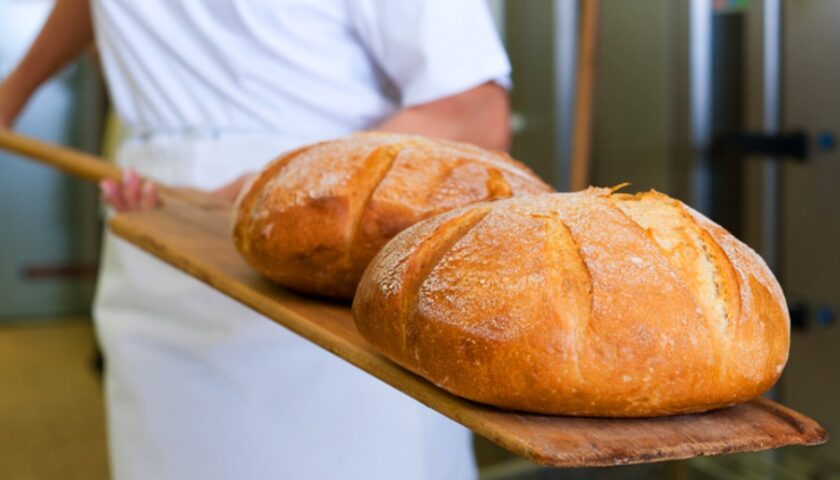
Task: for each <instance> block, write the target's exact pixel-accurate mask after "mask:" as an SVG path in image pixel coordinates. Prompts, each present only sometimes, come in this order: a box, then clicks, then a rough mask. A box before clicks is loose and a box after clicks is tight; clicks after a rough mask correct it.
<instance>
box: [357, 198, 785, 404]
mask: <svg viewBox="0 0 840 480" xmlns="http://www.w3.org/2000/svg"><path fill="white" fill-rule="evenodd" d="M353 318H354V319H355V322H356V325H357V326H358V329H359V332H360V333H361V334H362V335H363V336H364V337H365V338H366V339H367V340H368V341H370V343H371V344H372V345H373V346H374V347H376V348H377V349H378V350H379V351H380V352H382V353H383V354H384V355H386V356H387V357H389V358H391V359H392V360H394V361H396V362H397V363H399V364H400V365H402V366H404V367H406V368H408V369H409V370H412V371H414V372H415V373H417V374H419V375H422V376H423V377H425V378H427V379H429V380H430V381H432V382H433V383H435V384H437V385H438V386H440V387H442V388H444V389H446V390H448V391H450V392H452V393H454V394H456V395H459V396H462V397H465V398H468V399H471V400H476V401H479V402H483V403H487V404H491V405H496V406H499V407H503V408H508V409H515V410H524V411H531V412H538V413H546V414H562V415H582V416H599V417H602V416H603V417H645V416H658V415H672V414H679V413H690V412H701V411H704V410H709V409H714V408H718V407H723V406H727V405H732V404H735V403H739V402H743V401H746V400H749V399H752V398H754V397H756V396H758V395H760V394H761V393H763V392H764V391H766V390H767V389H769V388H770V387H771V386H772V385H773V383H774V382H775V381H776V379H777V378H778V377H779V375H780V374H781V372H782V369H783V367H784V365H785V362H786V361H787V355H788V345H789V336H790V331H789V319H788V313H787V307H786V305H785V300H784V297H783V296H782V291H781V289H780V288H779V285H778V283H777V282H776V280H775V278H774V277H773V275H772V273H771V272H770V271H769V270H768V268H767V266H766V265H765V264H764V262H763V261H762V259H761V258H760V257H759V256H758V255H757V254H756V253H755V252H753V251H752V250H751V249H750V248H749V247H747V246H746V245H744V244H743V243H741V242H740V241H738V240H737V239H736V238H735V237H733V236H732V235H731V234H729V233H728V232H727V231H725V230H724V229H723V228H721V227H719V226H718V225H716V224H714V223H713V222H711V221H710V220H708V219H706V218H705V217H703V216H702V215H700V214H699V213H697V212H695V211H694V210H692V209H691V208H689V207H687V206H685V205H684V204H682V203H681V202H679V201H677V200H674V199H672V198H670V197H668V196H666V195H662V194H660V193H656V192H649V193H642V194H637V195H625V194H612V193H611V192H610V190H607V189H597V188H590V189H589V190H586V191H583V192H579V193H570V194H559V193H558V194H544V195H537V196H532V197H523V198H516V199H510V200H504V201H500V202H494V203H492V204H478V205H473V206H469V207H466V208H461V209H458V210H455V211H452V212H448V213H444V214H442V215H440V216H437V217H434V218H431V219H428V220H425V221H423V222H421V223H419V224H417V225H414V226H413V227H411V228H409V229H408V230H406V231H404V232H403V233H401V234H400V235H398V236H397V237H396V238H394V239H393V240H392V241H391V242H390V243H388V245H386V246H385V247H384V248H383V249H382V251H381V252H380V253H379V254H378V255H377V257H376V258H375V259H374V260H373V261H372V262H371V264H370V266H369V268H368V269H367V271H366V272H365V275H364V277H363V278H362V280H361V283H360V284H359V289H358V292H357V294H356V298H355V300H354V303H353Z"/></svg>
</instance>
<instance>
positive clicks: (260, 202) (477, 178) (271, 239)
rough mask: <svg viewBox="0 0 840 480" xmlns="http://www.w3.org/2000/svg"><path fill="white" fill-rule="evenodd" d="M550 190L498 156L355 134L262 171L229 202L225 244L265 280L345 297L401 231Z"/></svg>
mask: <svg viewBox="0 0 840 480" xmlns="http://www.w3.org/2000/svg"><path fill="white" fill-rule="evenodd" d="M551 190H552V189H551V188H550V187H549V186H548V185H546V184H545V183H544V182H542V181H541V180H540V179H539V178H538V177H537V176H536V175H535V174H534V173H533V172H531V170H530V169H528V167H526V166H525V165H523V164H521V163H519V162H517V161H515V160H513V159H511V158H510V157H509V156H507V155H506V154H504V153H500V152H491V151H488V150H484V149H481V148H478V147H474V146H471V145H466V144H461V143H456V142H449V141H443V140H433V139H428V138H424V137H419V136H410V135H397V134H387V133H378V132H371V133H360V134H355V135H350V136H347V137H344V138H340V139H337V140H332V141H328V142H322V143H318V144H315V145H310V146H306V147H303V148H300V149H298V150H295V151H293V152H289V153H287V154H284V155H281V156H280V157H279V158H278V159H277V160H275V161H274V162H272V163H271V164H270V165H268V166H267V167H266V168H265V169H264V170H263V171H262V172H260V174H258V175H257V176H256V177H255V178H254V179H253V180H252V181H251V182H249V184H248V187H247V188H246V190H245V191H244V192H243V193H242V194H241V195H240V197H239V199H238V201H237V206H236V210H235V217H234V221H233V236H234V242H235V244H236V246H237V249H238V250H239V251H240V253H241V254H242V255H243V257H244V258H245V259H246V260H247V261H248V263H249V264H250V265H251V266H252V267H253V268H254V269H256V270H257V271H259V272H260V273H262V274H263V275H265V276H266V277H268V278H269V279H271V280H273V281H275V282H277V283H279V284H281V285H284V286H286V287H289V288H292V289H295V290H298V291H302V292H307V293H314V294H318V295H324V296H330V297H337V298H348V299H349V298H352V296H353V293H354V291H355V289H356V285H357V283H358V281H359V278H360V277H361V275H362V272H363V271H364V269H365V267H366V266H367V264H368V262H370V260H371V259H372V258H373V256H374V255H375V254H376V253H377V252H378V251H379V249H380V248H382V246H383V245H384V244H385V243H386V242H388V240H390V239H391V238H393V237H394V235H396V234H397V233H399V232H400V231H402V230H403V229H405V228H406V227H408V226H410V225H412V224H414V223H416V222H418V221H420V220H423V219H425V218H428V217H431V216H434V215H437V214H440V213H443V212H446V211H448V210H452V209H454V208H459V207H463V206H465V205H470V204H474V203H478V202H485V201H492V200H498V199H505V198H509V197H513V196H518V195H528V194H536V193H544V192H549V191H551Z"/></svg>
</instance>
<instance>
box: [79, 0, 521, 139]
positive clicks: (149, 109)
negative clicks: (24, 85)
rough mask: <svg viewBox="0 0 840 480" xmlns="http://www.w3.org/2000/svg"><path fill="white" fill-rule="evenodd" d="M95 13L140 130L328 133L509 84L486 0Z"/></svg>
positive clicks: (308, 1)
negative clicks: (493, 83)
mask: <svg viewBox="0 0 840 480" xmlns="http://www.w3.org/2000/svg"><path fill="white" fill-rule="evenodd" d="M93 17H94V26H95V32H96V40H97V45H98V47H99V51H100V55H101V58H102V63H103V65H104V69H105V74H106V77H107V79H108V85H109V88H110V91H111V95H112V99H113V102H114V104H115V106H116V110H117V112H118V114H119V116H120V118H121V119H122V120H123V122H124V123H125V125H126V126H127V127H128V129H129V130H130V131H134V132H137V133H145V132H150V133H154V132H160V131H163V132H178V131H181V130H187V131H189V130H192V129H198V130H202V129H219V130H223V131H242V132H271V133H277V134H281V135H289V136H291V137H293V138H313V139H314V138H326V137H332V136H338V135H342V134H345V133H347V132H349V131H353V130H358V129H365V128H371V127H372V126H374V125H375V124H377V123H378V122H381V121H382V120H384V119H385V118H387V117H388V116H390V115H392V114H394V113H395V112H396V111H397V110H399V109H400V108H401V107H407V106H412V105H417V104H421V103H425V102H429V101H432V100H435V99H439V98H442V97H446V96H449V95H452V94H455V93H458V92H461V91H464V90H466V89H469V88H471V87H474V86H476V85H479V84H481V83H484V82H486V81H490V80H493V81H496V82H498V83H500V84H502V85H505V86H507V85H508V82H509V80H508V78H509V77H508V76H509V73H510V65H509V62H508V60H507V56H506V55H505V51H504V48H503V47H502V45H501V42H500V41H499V38H498V36H497V33H496V31H495V28H494V25H493V22H492V19H491V17H490V14H489V11H488V8H487V6H486V4H485V2H484V0H454V1H453V0H207V1H199V0H142V1H140V0H135V1H128V0H96V1H94V2H93Z"/></svg>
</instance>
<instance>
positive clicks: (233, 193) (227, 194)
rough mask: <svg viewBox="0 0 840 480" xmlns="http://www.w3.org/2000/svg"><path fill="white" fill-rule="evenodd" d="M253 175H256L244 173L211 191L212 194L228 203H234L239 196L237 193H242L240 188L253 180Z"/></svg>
mask: <svg viewBox="0 0 840 480" xmlns="http://www.w3.org/2000/svg"><path fill="white" fill-rule="evenodd" d="M254 175H256V173H253V172H251V173H246V174H245V175H242V176H241V177H239V178H237V179H236V180H234V181H232V182H230V183H228V184H227V185H224V186H222V187H220V188H218V189H216V190H213V192H212V193H213V195H215V196H217V197H219V198H221V199H222V200H224V201H226V202H228V203H233V202H235V201H236V197H238V196H239V192H241V191H242V188H243V187H245V184H246V183H248V180H250V179H251V178H253V176H254Z"/></svg>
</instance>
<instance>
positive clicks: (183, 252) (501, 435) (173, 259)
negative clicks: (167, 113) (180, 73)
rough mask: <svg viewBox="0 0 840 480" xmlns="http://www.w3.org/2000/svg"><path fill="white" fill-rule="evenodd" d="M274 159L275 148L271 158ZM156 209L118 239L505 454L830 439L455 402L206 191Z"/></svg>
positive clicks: (20, 142)
mask: <svg viewBox="0 0 840 480" xmlns="http://www.w3.org/2000/svg"><path fill="white" fill-rule="evenodd" d="M0 148H5V149H7V150H12V151H14V152H17V153H20V154H22V155H26V156H29V157H32V158H35V159H38V160H40V161H42V162H44V163H48V164H50V165H53V166H56V167H58V168H61V169H63V170H65V171H67V172H70V173H72V174H74V175H77V176H80V177H83V178H86V179H88V180H92V181H98V180H101V179H103V178H120V177H121V172H120V171H119V169H118V168H116V167H114V166H112V165H107V164H104V162H102V161H101V160H98V159H97V158H96V157H93V156H90V155H86V154H82V153H79V152H74V151H71V150H69V149H66V148H62V147H58V146H55V145H48V144H44V143H41V142H38V141H36V140H33V139H29V138H26V137H23V136H20V135H17V134H14V133H11V132H8V131H2V130H0ZM278 153H279V152H278ZM163 190H164V192H166V198H165V201H164V203H163V205H162V206H161V208H158V209H155V210H151V211H145V212H133V213H124V214H118V215H115V216H114V217H113V218H112V219H111V221H110V222H109V225H110V228H111V229H112V230H113V231H114V233H116V234H117V235H119V236H121V237H122V238H124V239H126V240H128V241H129V242H132V243H134V244H135V245H137V246H138V247H140V248H142V249H144V250H146V251H148V252H149V253H151V254H153V255H155V256H157V257H158V258H160V259H162V260H164V261H166V262H168V263H170V264H172V265H174V266H175V267H177V268H180V269H181V270H183V271H185V272H187V273H188V274H190V275H192V276H194V277H196V278H198V279H199V280H201V281H203V282H205V283H207V284H208V285H210V286H212V287H213V288H216V289H217V290H219V291H221V292H223V293H225V294H227V295H229V296H231V297H233V298H234V299H236V300H238V301H240V302H242V303H243V304H245V305H247V306H249V307H251V308H253V309H254V310H257V311H259V312H260V313H262V314H264V315H265V316H267V317H268V318H269V319H271V320H273V321H275V322H277V323H278V324H280V325H282V326H284V327H286V328H288V329H289V330H292V331H293V332H295V333H297V334H298V335H300V336H302V337H304V338H306V339H307V340H309V341H311V342H313V343H315V344H317V345H319V346H320V347H322V348H324V349H326V350H328V351H330V352H332V353H334V354H335V355H337V356H339V357H341V358H342V359H344V360H345V361H347V362H350V363H352V364H353V365H355V366H357V367H359V368H361V369H362V370H364V371H366V372H368V373H370V374H371V375H373V376H375V377H377V378H379V379H380V380H382V381H384V382H385V383H387V384H389V385H391V386H393V387H394V388H396V389H398V390H400V391H402V392H403V393H405V394H406V395H409V396H411V397H412V398H415V399H416V400H418V401H420V402H422V403H424V404H425V405H427V406H429V407H430V408H433V409H435V410H437V411H438V412H440V413H442V414H443V415H446V416H447V417H449V418H451V419H453V420H455V421H456V422H458V423H461V424H463V425H464V426H466V427H467V428H469V429H471V430H472V431H474V432H475V433H477V434H479V435H482V436H484V437H486V438H488V439H490V440H491V441H493V442H495V443H497V444H499V445H501V446H502V447H504V448H506V449H508V450H510V451H511V452H513V453H515V454H517V455H520V456H522V457H525V458H528V459H530V460H533V461H535V462H537V463H541V464H543V465H549V466H555V467H581V466H606V465H624V464H632V463H644V462H657V461H664V460H675V459H682V458H690V457H694V456H698V455H718V454H723V453H733V452H742V451H758V450H766V449H771V448H778V447H783V446H786V445H816V444H820V443H824V442H825V441H826V440H827V438H828V435H827V433H826V432H825V430H824V429H823V428H822V427H820V425H818V424H817V423H816V422H815V421H813V420H811V419H810V418H808V417H806V416H804V415H802V414H800V413H797V412H795V411H793V410H791V409H789V408H787V407H784V406H782V405H780V404H778V403H775V402H773V401H770V400H767V399H764V398H759V399H756V400H753V401H752V402H749V403H746V404H743V405H738V406H735V407H732V408H728V409H724V410H718V411H714V412H708V413H703V414H697V415H681V416H674V417H660V418H646V419H595V418H572V417H559V416H546V415H534V414H527V413H519V412H510V411H504V410H499V409H497V408H493V407H489V406H485V405H481V404H478V403H474V402H471V401H468V400H464V399H461V398H459V397H456V396H454V395H452V394H450V393H448V392H446V391H444V390H442V389H440V388H438V387H436V386H434V385H432V384H431V383H429V382H428V381H426V380H425V379H423V378H421V377H419V376H417V375H414V374H412V373H410V372H408V371H407V370H405V369H403V368H401V367H399V366H397V365H396V364H394V363H393V362H391V361H389V360H388V359H386V358H385V357H383V356H381V355H379V354H378V353H377V352H376V351H375V350H374V349H373V348H372V347H370V346H369V345H368V344H367V343H366V342H365V341H364V340H363V339H362V337H361V336H360V335H359V334H358V332H357V331H356V328H355V326H354V324H353V321H352V318H351V315H350V309H349V306H348V305H346V304H340V303H334V302H327V301H323V300H320V299H317V298H313V297H307V296H301V295H297V294H295V293H292V292H290V291H288V290H285V289H283V288H281V287H278V286H276V285H273V284H270V283H269V282H267V281H266V280H264V279H263V278H261V277H260V276H259V275H258V274H257V273H255V272H254V271H252V270H251V269H250V268H249V267H248V266H247V265H246V264H245V262H244V260H242V258H241V257H240V256H239V255H238V254H237V252H236V251H235V249H234V247H233V243H232V241H231V239H230V236H229V231H228V228H229V220H230V219H229V215H230V212H229V210H227V209H226V208H223V207H222V205H221V204H220V203H219V202H218V201H216V200H214V199H213V198H211V197H210V196H209V195H207V194H203V193H201V192H197V191H189V192H188V194H184V193H183V191H181V190H178V189H172V188H164V189H163Z"/></svg>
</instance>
